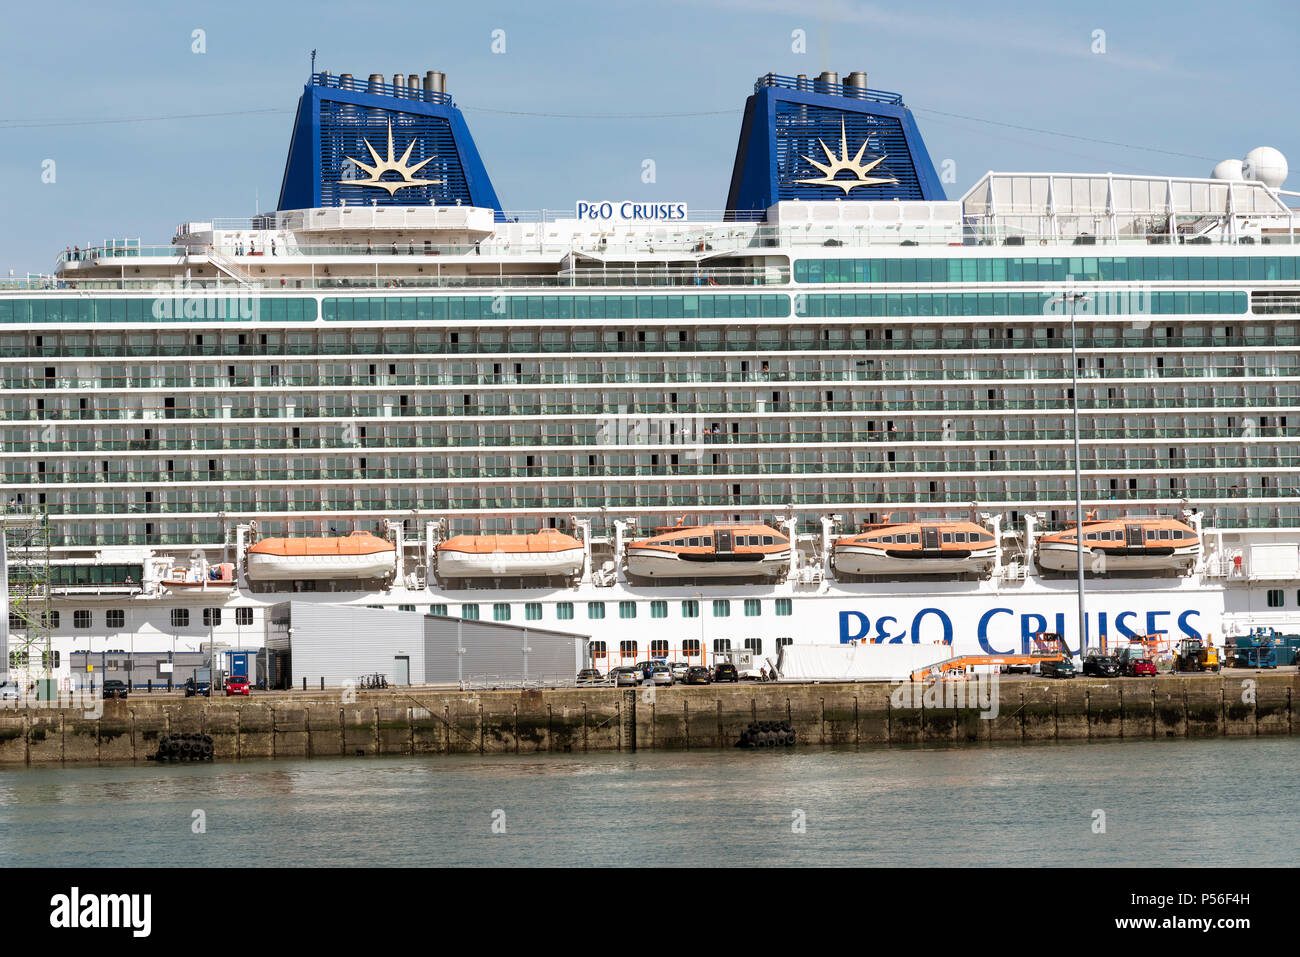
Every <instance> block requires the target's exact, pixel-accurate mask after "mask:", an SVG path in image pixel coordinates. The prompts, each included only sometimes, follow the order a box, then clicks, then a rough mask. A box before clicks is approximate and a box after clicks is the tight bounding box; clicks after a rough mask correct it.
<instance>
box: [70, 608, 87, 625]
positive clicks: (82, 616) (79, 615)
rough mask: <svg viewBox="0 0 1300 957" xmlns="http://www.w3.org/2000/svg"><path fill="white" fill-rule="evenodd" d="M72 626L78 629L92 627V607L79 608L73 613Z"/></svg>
mask: <svg viewBox="0 0 1300 957" xmlns="http://www.w3.org/2000/svg"><path fill="white" fill-rule="evenodd" d="M72 627H73V628H77V629H83V628H89V627H90V609H88V608H78V609H77V610H76V611H74V612H73V613H72Z"/></svg>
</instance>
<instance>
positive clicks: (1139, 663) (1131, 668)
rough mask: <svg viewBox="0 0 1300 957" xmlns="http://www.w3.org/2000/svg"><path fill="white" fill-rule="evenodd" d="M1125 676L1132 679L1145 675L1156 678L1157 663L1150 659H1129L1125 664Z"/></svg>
mask: <svg viewBox="0 0 1300 957" xmlns="http://www.w3.org/2000/svg"><path fill="white" fill-rule="evenodd" d="M1124 674H1126V675H1128V676H1129V677H1130V678H1141V677H1143V676H1145V675H1150V676H1151V677H1153V678H1154V677H1155V674H1156V663H1155V662H1154V661H1152V660H1151V659H1150V658H1129V659H1128V661H1126V662H1125V664H1124Z"/></svg>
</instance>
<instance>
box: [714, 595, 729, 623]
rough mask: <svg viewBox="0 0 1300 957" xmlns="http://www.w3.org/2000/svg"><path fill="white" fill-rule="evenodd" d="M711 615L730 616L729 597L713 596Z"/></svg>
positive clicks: (717, 616) (716, 616)
mask: <svg viewBox="0 0 1300 957" xmlns="http://www.w3.org/2000/svg"><path fill="white" fill-rule="evenodd" d="M713 617H714V618H730V617H731V599H730V598H715V599H713Z"/></svg>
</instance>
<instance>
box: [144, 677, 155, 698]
mask: <svg viewBox="0 0 1300 957" xmlns="http://www.w3.org/2000/svg"><path fill="white" fill-rule="evenodd" d="M145 690H147V691H148V692H149V694H153V679H152V678H150V679H149V680H148V682H146V688H145Z"/></svg>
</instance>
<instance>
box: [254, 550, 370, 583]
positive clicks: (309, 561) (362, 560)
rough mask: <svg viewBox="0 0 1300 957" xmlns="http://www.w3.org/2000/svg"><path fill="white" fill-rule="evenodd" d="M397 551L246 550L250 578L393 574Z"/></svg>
mask: <svg viewBox="0 0 1300 957" xmlns="http://www.w3.org/2000/svg"><path fill="white" fill-rule="evenodd" d="M395 558H396V552H391V551H387V552H373V553H371V554H369V555H271V554H267V553H263V552H249V553H248V567H247V572H246V574H247V575H248V578H249V580H250V581H290V580H295V581H296V580H304V579H321V580H329V579H349V578H352V579H356V578H385V577H387V576H389V575H392V574H393V571H394V569H395V567H396V565H395Z"/></svg>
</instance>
